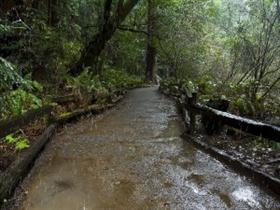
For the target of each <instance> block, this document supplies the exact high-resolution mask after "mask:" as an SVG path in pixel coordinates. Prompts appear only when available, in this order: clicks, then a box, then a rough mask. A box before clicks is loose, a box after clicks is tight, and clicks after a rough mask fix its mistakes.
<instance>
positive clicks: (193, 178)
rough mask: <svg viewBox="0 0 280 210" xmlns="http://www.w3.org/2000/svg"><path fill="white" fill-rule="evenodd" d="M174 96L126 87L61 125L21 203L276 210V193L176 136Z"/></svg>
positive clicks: (97, 208) (72, 209)
mask: <svg viewBox="0 0 280 210" xmlns="http://www.w3.org/2000/svg"><path fill="white" fill-rule="evenodd" d="M183 130H184V126H183V123H182V122H181V119H180V117H179V116H178V115H177V112H176V108H175V104H174V102H172V101H171V100H169V99H167V98H166V97H164V96H162V95H160V94H159V93H158V91H157V89H156V88H154V87H153V88H143V89H136V90H133V91H131V92H130V93H129V94H128V97H127V98H126V99H125V100H124V102H122V103H121V104H120V105H119V106H118V108H117V109H116V110H113V111H112V112H110V113H109V114H105V116H104V117H103V118H100V119H97V120H96V119H95V118H90V119H86V120H81V121H80V122H78V123H77V124H75V125H70V126H68V127H65V128H64V129H63V131H62V132H61V133H60V134H58V135H57V136H56V137H55V139H54V140H53V141H52V143H51V144H50V145H49V146H48V147H47V148H46V151H45V152H44V154H43V155H42V157H41V158H40V159H39V161H37V163H36V165H35V167H34V168H33V170H32V172H31V174H30V177H29V178H28V179H27V180H26V181H25V183H24V187H25V189H26V190H27V191H28V195H27V198H26V199H25V201H23V204H22V209H24V210H103V209H104V210H110V209H112V210H132V209H136V210H137V209H139V210H142V209H143V210H144V209H151V210H154V209H155V210H156V209H200V210H201V209H238V210H241V209H280V203H279V200H278V201H277V198H275V197H272V196H271V195H269V194H268V193H266V192H265V191H263V190H261V189H260V188H258V187H257V186H255V185H253V184H252V183H251V182H250V181H248V180H247V179H246V178H245V177H242V176H240V175H238V174H236V173H235V172H233V171H231V170H229V169H228V168H226V167H225V166H223V165H222V164H221V163H220V162H219V161H217V160H215V159H213V158H212V157H210V156H208V155H207V154H205V153H203V152H201V151H199V150H197V149H196V148H194V147H193V146H192V145H190V144H188V143H187V142H185V141H183V140H182V139H181V138H180V134H181V133H182V132H183Z"/></svg>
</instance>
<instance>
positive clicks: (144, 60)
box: [0, 0, 280, 125]
mask: <svg viewBox="0 0 280 210" xmlns="http://www.w3.org/2000/svg"><path fill="white" fill-rule="evenodd" d="M0 11H1V13H0V118H1V120H3V119H7V118H9V117H10V116H13V115H20V114H22V113H24V112H26V111H27V110H29V109H34V108H38V107H41V106H42V105H44V104H47V103H49V102H50V101H48V100H46V95H52V96H61V95H67V94H74V95H78V96H80V98H84V99H85V98H88V99H90V98H91V96H92V95H94V96H96V97H99V96H104V95H108V94H110V93H111V92H114V91H115V90H117V89H127V88H132V87H136V86H139V85H141V84H142V83H143V82H144V80H146V81H147V82H155V81H156V75H159V76H160V77H161V78H163V80H164V82H165V83H167V84H170V85H171V83H174V84H175V83H176V84H178V85H179V86H180V87H181V88H184V89H185V90H188V91H189V92H193V91H198V93H199V99H200V100H201V101H204V102H205V101H207V100H209V99H213V98H214V99H215V98H225V99H228V100H229V101H230V111H231V112H233V113H236V114H239V115H242V116H250V117H254V118H258V119H261V120H265V121H268V122H270V123H273V124H277V125H279V124H280V122H279V119H280V108H279V107H280V106H279V104H280V97H279V93H280V62H279V61H280V50H279V49H280V48H279V44H280V40H279V35H280V30H279V26H280V12H279V11H280V10H279V1H278V0H252V1H246V0H236V1H230V0H215V1H213V0H197V1H193V0H172V1H166V0H127V1H121V0H117V1H112V0H87V1H77V0H69V1H66V0H57V1H38V0H31V1H10V0H4V1H2V2H1V3H0ZM86 101H87V102H92V101H90V100H86Z"/></svg>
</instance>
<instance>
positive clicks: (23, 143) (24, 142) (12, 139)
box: [5, 134, 29, 151]
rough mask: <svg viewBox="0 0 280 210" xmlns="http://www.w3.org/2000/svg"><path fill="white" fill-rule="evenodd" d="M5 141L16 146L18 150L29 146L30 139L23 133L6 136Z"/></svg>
mask: <svg viewBox="0 0 280 210" xmlns="http://www.w3.org/2000/svg"><path fill="white" fill-rule="evenodd" d="M5 141H6V142H7V143H8V144H11V145H13V146H14V147H15V149H16V150H17V151H21V150H23V149H26V148H28V147H29V141H28V139H27V138H26V137H23V136H21V135H17V136H14V135H12V134H10V135H8V136H6V137H5Z"/></svg>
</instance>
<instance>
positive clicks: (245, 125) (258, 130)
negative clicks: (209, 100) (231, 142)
mask: <svg viewBox="0 0 280 210" xmlns="http://www.w3.org/2000/svg"><path fill="white" fill-rule="evenodd" d="M191 111H194V112H196V113H199V114H204V115H208V116H210V117H214V118H215V119H217V120H219V121H221V122H222V123H224V124H226V125H228V126H231V127H234V128H237V129H240V130H241V131H244V132H246V133H250V134H253V135H256V136H261V137H263V138H267V139H270V140H273V141H276V142H280V127H278V126H274V125H270V124H266V123H262V122H258V121H254V120H251V119H248V118H245V117H240V116H236V115H233V114H230V113H227V112H222V111H219V110H216V109H213V108H210V107H208V106H205V105H201V104H199V103H197V104H193V105H192V107H191Z"/></svg>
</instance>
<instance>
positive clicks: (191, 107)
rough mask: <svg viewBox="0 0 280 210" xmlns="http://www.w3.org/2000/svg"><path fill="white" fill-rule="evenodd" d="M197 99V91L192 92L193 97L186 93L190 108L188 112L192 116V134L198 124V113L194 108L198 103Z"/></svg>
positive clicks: (187, 105) (187, 106) (187, 104)
mask: <svg viewBox="0 0 280 210" xmlns="http://www.w3.org/2000/svg"><path fill="white" fill-rule="evenodd" d="M196 101H197V93H192V94H191V97H189V96H188V95H186V100H185V103H186V104H185V105H186V108H187V110H188V114H189V117H190V125H189V126H190V129H189V133H190V134H192V133H194V131H195V125H196V114H195V112H194V110H193V107H194V105H195V104H196Z"/></svg>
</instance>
